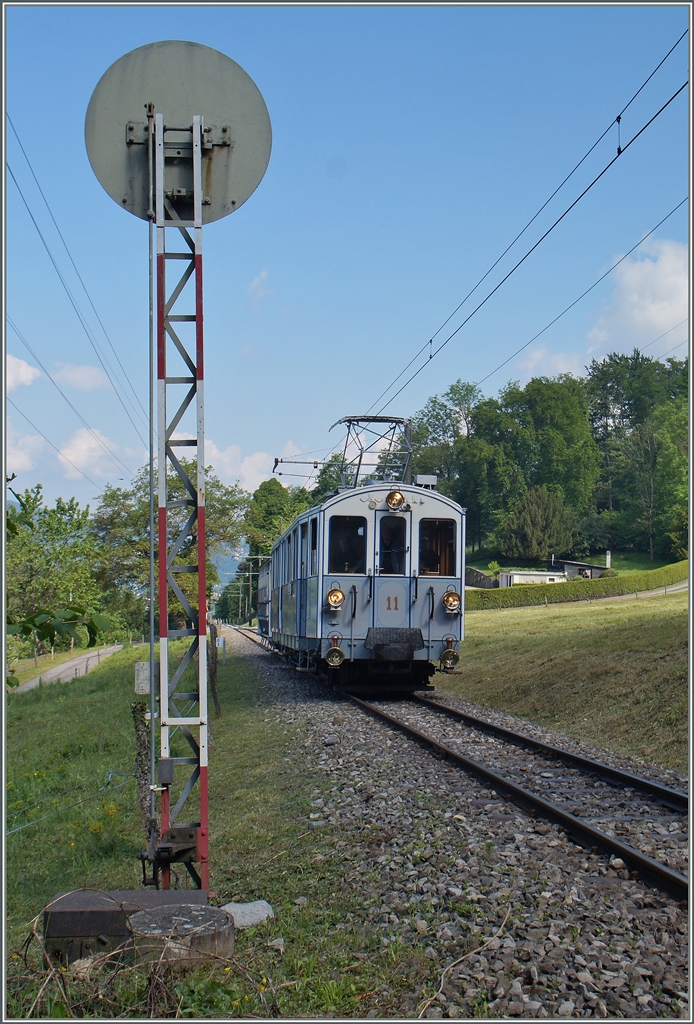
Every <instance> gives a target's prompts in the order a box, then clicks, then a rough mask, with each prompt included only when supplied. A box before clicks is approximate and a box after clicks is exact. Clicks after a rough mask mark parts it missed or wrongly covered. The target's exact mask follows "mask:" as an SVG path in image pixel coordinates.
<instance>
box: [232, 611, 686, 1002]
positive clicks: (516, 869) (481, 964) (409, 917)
mask: <svg viewBox="0 0 694 1024" xmlns="http://www.w3.org/2000/svg"><path fill="white" fill-rule="evenodd" d="M224 633H225V635H226V636H227V637H228V639H229V643H230V646H231V647H232V648H233V649H234V650H235V651H236V652H238V653H240V654H243V655H246V656H247V657H248V658H250V659H251V660H252V661H253V663H254V664H255V666H256V668H257V671H258V678H259V686H258V691H257V698H256V704H257V707H258V714H259V715H263V716H264V717H265V718H267V719H269V720H275V721H277V722H278V723H281V724H284V725H291V726H293V727H294V728H297V729H298V731H300V732H301V733H303V735H304V739H303V741H302V742H303V746H302V747H301V748H300V749H299V750H297V759H296V768H297V770H301V765H302V762H303V761H304V759H307V760H308V763H309V765H310V767H311V769H313V770H318V771H319V772H321V773H323V775H324V778H325V786H324V790H323V795H321V796H318V797H317V799H316V800H315V801H314V807H313V809H312V811H311V814H310V817H309V820H308V821H307V828H309V829H319V830H324V831H325V832H326V833H328V835H329V836H330V837H331V838H332V840H333V841H334V843H335V847H336V849H337V850H338V851H339V852H340V853H341V854H342V863H343V865H344V869H343V885H344V886H345V887H347V888H348V889H352V890H354V891H355V892H356V893H357V894H358V895H359V896H360V897H363V903H364V920H363V926H364V927H365V928H366V927H368V928H370V929H373V930H376V931H378V932H380V934H381V943H382V945H384V946H387V945H389V944H390V943H391V942H393V941H394V940H395V939H400V941H402V942H404V943H405V944H406V945H407V944H411V945H412V946H413V947H416V949H417V950H420V951H421V955H422V956H423V957H426V958H428V959H429V960H431V961H432V963H434V964H435V965H436V970H437V974H438V976H439V977H440V976H441V975H443V972H444V970H445V969H446V968H448V967H450V969H449V970H448V971H446V973H445V975H444V976H443V982H442V985H441V986H440V988H441V991H440V992H439V994H438V996H437V997H436V998H435V999H434V1000H433V1002H431V1004H430V1005H429V1006H428V1007H427V1008H425V1009H424V1017H426V1018H437V1017H447V1018H455V1017H462V1018H469V1017H474V1016H486V1015H490V1016H493V1017H525V1018H545V1017H553V1018H555V1019H556V1018H561V1019H567V1018H573V1017H600V1018H619V1019H625V1020H633V1019H653V1018H656V1017H657V1018H660V1017H668V1018H681V1019H689V1007H688V996H687V991H688V990H687V985H688V981H687V964H688V950H687V913H686V909H685V908H683V907H682V906H681V905H680V904H678V903H677V902H675V901H674V900H672V899H670V898H668V897H667V896H664V895H662V894H660V893H659V892H657V891H655V890H653V889H650V888H647V887H646V886H645V885H643V884H642V883H641V882H638V881H635V880H634V879H631V878H629V876H628V873H627V872H626V871H624V870H623V869H621V868H620V867H619V866H617V865H615V866H610V864H609V863H608V862H607V860H606V858H604V857H602V856H598V855H593V854H589V853H586V851H585V850H583V849H582V848H580V847H578V846H576V845H575V844H574V843H573V842H571V840H569V839H568V838H567V837H566V836H565V835H564V833H563V832H561V830H559V829H558V828H557V827H556V826H552V825H549V824H545V823H544V822H539V821H535V820H533V819H531V818H530V817H528V816H527V815H526V814H525V813H524V812H522V811H520V810H519V809H518V808H516V807H515V806H514V805H513V804H510V803H508V802H507V801H505V800H504V799H502V798H500V797H498V796H497V795H496V794H495V793H494V792H493V791H492V790H490V789H488V788H485V787H484V786H483V785H482V784H481V783H479V782H477V781H476V780H474V779H472V778H471V777H469V776H467V775H466V774H464V773H463V772H462V771H460V770H459V769H457V768H454V767H452V766H451V765H449V764H447V763H446V762H445V761H441V760H437V759H436V758H434V757H432V755H431V754H429V753H427V752H426V751H425V750H423V749H422V748H420V747H418V746H417V745H415V744H414V743H412V742H411V741H410V740H408V739H406V738H405V737H404V736H402V735H401V734H399V733H397V732H394V731H392V730H391V729H389V728H388V727H387V726H385V725H384V724H382V723H380V722H378V721H375V720H374V719H372V718H370V717H369V716H366V715H364V714H363V713H362V712H361V711H359V710H358V709H357V708H356V707H355V706H354V705H353V704H351V703H350V702H347V701H343V700H341V699H339V698H338V697H337V696H336V695H334V694H332V692H331V691H329V690H327V688H326V687H324V686H321V685H320V684H318V683H317V682H315V681H314V680H312V679H310V678H309V677H307V676H299V675H297V673H295V672H294V671H293V670H292V669H291V668H289V667H288V666H286V665H285V664H284V663H283V662H282V661H281V660H280V659H279V658H277V657H276V656H275V655H272V654H269V653H268V652H266V651H264V650H262V649H261V648H259V647H258V646H257V645H256V644H254V643H253V641H251V640H249V639H247V638H245V637H243V636H242V635H240V634H238V633H236V631H234V630H232V629H229V628H225V629H224ZM457 703H458V705H459V706H461V707H464V708H465V709H467V710H470V712H471V713H473V714H481V715H482V716H483V717H487V718H489V719H490V720H492V719H493V718H494V713H490V712H488V711H487V709H482V708H479V707H477V706H476V705H471V704H469V703H468V702H464V701H463V702H457ZM496 717H497V720H499V721H500V724H504V725H507V726H510V727H512V728H513V727H514V726H515V727H522V728H523V730H524V731H527V732H533V734H535V735H538V737H539V738H541V739H545V740H546V741H547V742H553V743H556V744H557V745H558V746H563V745H566V742H567V741H566V738H565V737H563V736H557V735H556V734H554V733H551V732H550V731H549V730H546V729H542V730H538V729H537V727H533V726H531V725H529V724H528V723H520V722H519V721H518V720H515V719H511V718H510V717H508V716H501V715H498V716H496ZM573 745H574V748H576V747H577V746H578V745H577V744H575V743H574V744H573ZM580 749H581V752H583V753H589V755H590V756H595V757H597V759H599V760H607V761H608V763H609V757H610V755H608V754H606V753H605V752H604V751H595V750H591V751H588V750H587V749H586V748H585V747H581V748H580ZM613 763H618V765H619V766H620V767H625V768H627V769H628V770H631V771H635V772H638V773H639V774H645V775H648V776H649V777H654V778H658V779H659V780H662V781H664V782H666V783H667V784H669V785H675V786H677V788H682V787H683V780H681V779H680V778H678V777H677V776H676V775H675V773H673V772H664V771H658V770H655V769H653V770H651V766H644V765H643V764H642V763H637V762H631V761H629V759H627V758H624V757H619V758H613ZM374 899H375V900H376V903H375V905H373V901H374ZM338 927H339V926H338ZM480 947H484V948H480ZM475 950H477V952H475ZM461 958H463V959H462V960H461V962H460V963H456V962H457V961H458V960H460V959H461ZM423 1006H424V1003H423V993H422V991H421V987H419V988H415V989H414V990H413V991H411V992H408V993H404V994H403V995H402V997H401V1004H400V1006H399V1007H398V1010H397V1015H398V1016H402V1017H416V1016H418V1014H419V1013H420V1012H422V1009H423ZM377 1015H378V1010H371V1011H370V1013H369V1014H367V1016H377Z"/></svg>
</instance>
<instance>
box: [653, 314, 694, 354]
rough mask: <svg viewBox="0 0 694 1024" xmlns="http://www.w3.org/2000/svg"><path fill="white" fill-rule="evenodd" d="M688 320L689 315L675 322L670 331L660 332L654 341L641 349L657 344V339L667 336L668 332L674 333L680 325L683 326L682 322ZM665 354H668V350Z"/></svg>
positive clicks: (684, 322) (672, 350)
mask: <svg viewBox="0 0 694 1024" xmlns="http://www.w3.org/2000/svg"><path fill="white" fill-rule="evenodd" d="M687 320H689V317H688V316H685V318H684V320H680V322H679V323H678V324H675V326H674V327H671V328H670V330H669V331H665V332H664V333H663V334H659V335H658V337H657V338H654V339H653V341H649V342H648V344H647V345H644V346H643V348H642V349H641V351H642V352H645V350H646V349H647V348H650V347H651V345H655V343H656V341H660V339H661V338H666V337H667V336H668V334H672V332H673V331H676V330H677V328H678V327H681V326H682V324H686V322H687ZM677 348H679V345H678V346H677ZM670 351H671V352H674V349H670ZM665 354H666V355H667V352H666V353H665Z"/></svg>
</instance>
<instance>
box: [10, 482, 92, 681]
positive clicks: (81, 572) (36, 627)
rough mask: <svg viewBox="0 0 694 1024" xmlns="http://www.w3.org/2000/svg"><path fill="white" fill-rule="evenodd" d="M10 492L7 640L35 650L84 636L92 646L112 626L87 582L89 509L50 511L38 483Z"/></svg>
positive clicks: (59, 506)
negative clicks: (13, 502)
mask: <svg viewBox="0 0 694 1024" xmlns="http://www.w3.org/2000/svg"><path fill="white" fill-rule="evenodd" d="M10 479H13V477H12V478H10ZM8 483H9V481H8ZM12 493H13V494H14V497H15V498H16V500H17V506H16V507H12V506H9V507H8V509H7V516H6V566H5V569H6V589H7V617H6V630H7V634H8V636H15V637H18V638H21V639H22V640H23V641H28V642H29V643H30V644H31V645H32V646H33V648H34V651H36V649H37V648H38V649H39V650H41V649H43V648H44V645H46V644H48V645H49V646H53V645H54V644H55V643H56V642H58V640H61V639H64V640H68V639H71V640H73V641H74V640H77V641H78V643H80V644H81V643H82V642H83V633H86V635H87V645H88V646H89V647H93V646H94V645H95V643H96V640H97V636H98V635H99V633H100V632H103V631H104V630H109V629H111V627H112V623H111V621H110V619H109V618H107V617H106V616H103V615H101V614H100V613H99V612H98V611H96V610H95V609H94V608H93V607H92V605H93V604H95V603H96V601H97V600H98V597H99V594H98V589H97V588H96V587H95V585H94V582H93V579H92V578H91V566H92V563H93V546H92V544H91V542H90V538H89V536H88V518H89V509H88V508H87V509H80V507H79V504H78V502H76V501H75V500H74V499H70V500H69V501H64V500H63V499H62V498H58V499H57V501H56V503H55V507H54V508H48V507H47V506H46V505H44V502H43V496H42V488H41V485H40V484H37V485H36V487H34V488H31V489H27V490H25V491H24V493H23V494H17V493H16V492H14V491H12ZM13 675H14V673H13V671H12V670H11V669H10V670H9V673H8V674H7V677H6V679H7V685H8V686H12V685H14V678H13Z"/></svg>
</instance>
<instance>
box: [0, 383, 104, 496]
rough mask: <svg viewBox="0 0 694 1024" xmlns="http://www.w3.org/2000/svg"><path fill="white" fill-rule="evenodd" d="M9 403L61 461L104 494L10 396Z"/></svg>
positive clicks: (8, 397)
mask: <svg viewBox="0 0 694 1024" xmlns="http://www.w3.org/2000/svg"><path fill="white" fill-rule="evenodd" d="M7 401H8V402H9V403H10V405H11V406H12V408H13V409H16V410H17V412H18V413H19V415H20V416H23V417H24V419H25V420H26V421H27V423H28V424H29V426H30V427H31V429H32V430H35V431H36V433H37V434H40V435H41V437H42V438H43V439H44V441H46V443H47V444H49V445H50V446H51V448H52V449H53V450H54V451H56V452H57V453H58V455H59V456H60V458H61V459H65V461H66V462H69V463H70V465H71V466H72V468H73V469H76V470H77V472H78V473H79V474H80V476H83V477H84V479H85V480H88V481H89V483H90V484H93V485H94V487H96V489H97V491H98V492H99V494H103V493H104V489H103V487H99V485H98V484H97V483H96V482H95V481H94V480H92V478H91V477H90V476H87V474H86V473H85V472H84V471H83V470H81V469H80V468H79V466H76V465H75V463H74V462H73V461H72V459H68V457H67V455H63V453H62V452H61V450H60V448H56V446H55V445H54V444H53V442H52V441H51V440H50V438H48V437H46V435H45V434H44V433H43V431H42V430H39V428H38V427H37V426H36V424H35V423H32V422H31V420H30V419H29V417H28V416H27V414H26V413H25V412H22V410H21V409H20V408H19V406H18V405H16V404H15V403H14V402H13V401H12V399H11V398H10V396H9V395H8V396H7Z"/></svg>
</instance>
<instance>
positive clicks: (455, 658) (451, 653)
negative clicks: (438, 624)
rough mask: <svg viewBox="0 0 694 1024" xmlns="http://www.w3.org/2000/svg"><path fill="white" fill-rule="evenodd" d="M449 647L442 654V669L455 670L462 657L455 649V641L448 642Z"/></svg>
mask: <svg viewBox="0 0 694 1024" xmlns="http://www.w3.org/2000/svg"><path fill="white" fill-rule="evenodd" d="M447 644H448V646H447V647H446V649H445V650H444V651H442V652H441V668H455V666H456V665H457V664H458V662H459V661H460V655H459V654H458V652H457V651H456V650H454V649H453V641H452V640H448V641H447Z"/></svg>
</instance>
